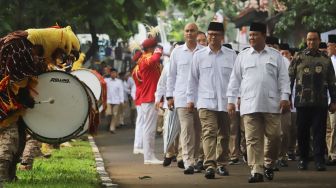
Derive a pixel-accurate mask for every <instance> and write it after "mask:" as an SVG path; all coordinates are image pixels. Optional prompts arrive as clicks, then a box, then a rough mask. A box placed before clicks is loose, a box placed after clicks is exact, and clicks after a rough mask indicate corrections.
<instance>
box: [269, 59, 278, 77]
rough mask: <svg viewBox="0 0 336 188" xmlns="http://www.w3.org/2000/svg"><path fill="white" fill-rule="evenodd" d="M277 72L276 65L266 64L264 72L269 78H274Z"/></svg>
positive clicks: (271, 62) (274, 63) (272, 62)
mask: <svg viewBox="0 0 336 188" xmlns="http://www.w3.org/2000/svg"><path fill="white" fill-rule="evenodd" d="M277 70H278V65H277V63H276V62H275V61H268V62H266V72H267V73H268V74H270V75H271V76H276V75H277Z"/></svg>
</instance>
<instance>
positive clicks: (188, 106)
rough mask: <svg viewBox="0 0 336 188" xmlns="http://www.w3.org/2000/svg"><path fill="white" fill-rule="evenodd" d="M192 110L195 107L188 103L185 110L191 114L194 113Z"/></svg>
mask: <svg viewBox="0 0 336 188" xmlns="http://www.w3.org/2000/svg"><path fill="white" fill-rule="evenodd" d="M194 108H195V105H194V103H193V102H190V103H188V104H187V109H188V111H189V112H193V111H194Z"/></svg>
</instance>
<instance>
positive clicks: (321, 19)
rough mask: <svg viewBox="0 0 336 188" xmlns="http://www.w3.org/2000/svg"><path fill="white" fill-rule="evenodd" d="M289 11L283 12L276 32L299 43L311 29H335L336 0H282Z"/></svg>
mask: <svg viewBox="0 0 336 188" xmlns="http://www.w3.org/2000/svg"><path fill="white" fill-rule="evenodd" d="M282 2H284V3H285V5H286V6H287V11H285V12H283V13H282V16H281V17H280V19H279V21H278V22H277V24H276V26H275V32H276V33H277V34H278V35H280V36H282V37H283V38H288V39H289V40H292V41H294V43H295V44H296V45H297V44H299V43H300V42H301V41H302V39H303V38H304V37H305V33H306V31H307V30H309V29H318V30H320V31H321V32H324V31H328V30H331V29H335V26H336V19H335V18H336V0H307V1H301V0H282Z"/></svg>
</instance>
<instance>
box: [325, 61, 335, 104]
mask: <svg viewBox="0 0 336 188" xmlns="http://www.w3.org/2000/svg"><path fill="white" fill-rule="evenodd" d="M330 59H331V62H332V65H333V67H334V70H335V74H336V55H332V56H331V57H330ZM327 94H328V104H330V101H331V100H330V95H329V92H327Z"/></svg>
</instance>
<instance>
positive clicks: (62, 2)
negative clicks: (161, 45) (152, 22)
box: [0, 0, 165, 57]
mask: <svg viewBox="0 0 336 188" xmlns="http://www.w3.org/2000/svg"><path fill="white" fill-rule="evenodd" d="M0 7H1V9H0V34H1V36H3V35H5V34H7V33H8V32H11V31H15V30H20V29H21V30H22V29H27V28H41V27H42V28H43V27H49V26H51V25H55V24H56V23H58V24H59V25H60V26H66V25H71V26H72V28H73V30H74V31H75V32H77V33H91V35H92V37H93V43H92V44H93V46H92V47H93V49H91V51H90V50H89V51H90V53H94V52H95V51H97V41H96V40H97V38H96V33H107V34H109V35H110V37H111V38H128V37H129V36H131V35H132V34H133V33H134V32H136V31H137V23H138V21H142V22H146V18H147V16H148V15H155V14H156V12H157V11H158V10H160V9H164V8H165V4H164V3H163V2H162V1H156V0H99V1H97V0H71V1H70V0H57V1H55V0H44V1H40V0H0ZM88 55H89V57H90V55H92V54H87V57H88Z"/></svg>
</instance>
